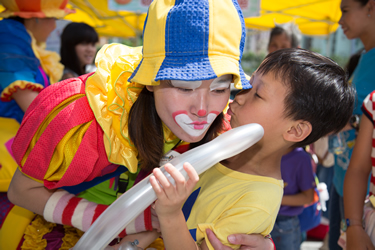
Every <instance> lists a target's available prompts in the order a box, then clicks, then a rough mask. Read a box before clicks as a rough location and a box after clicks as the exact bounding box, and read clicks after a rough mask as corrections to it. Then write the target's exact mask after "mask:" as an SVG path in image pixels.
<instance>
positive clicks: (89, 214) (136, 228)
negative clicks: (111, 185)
mask: <svg viewBox="0 0 375 250" xmlns="http://www.w3.org/2000/svg"><path fill="white" fill-rule="evenodd" d="M107 207H108V206H107V205H102V204H96V203H94V202H90V201H88V200H85V199H83V198H79V197H76V196H75V195H73V194H71V193H68V192H66V191H65V190H58V191H56V192H54V193H53V194H52V196H51V197H50V198H49V199H48V201H47V204H46V206H45V207H44V213H43V216H44V218H45V219H46V220H47V221H50V222H53V223H58V224H63V225H68V226H72V227H75V228H78V229H80V230H82V231H84V232H85V231H87V230H88V229H89V228H90V226H91V225H92V224H93V223H94V221H95V220H96V219H97V218H98V217H99V216H100V215H101V214H102V213H103V212H104V210H105V209H106V208H107ZM151 230H153V228H152V223H151V210H150V207H148V208H147V209H146V210H145V211H144V212H143V213H141V214H140V215H139V216H138V217H137V218H135V220H134V221H132V222H131V223H130V224H129V225H128V226H127V227H126V228H125V229H124V231H123V232H121V233H120V235H119V236H120V237H124V236H125V235H127V234H134V233H139V232H144V231H151Z"/></svg>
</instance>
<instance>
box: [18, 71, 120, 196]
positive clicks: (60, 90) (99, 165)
mask: <svg viewBox="0 0 375 250" xmlns="http://www.w3.org/2000/svg"><path fill="white" fill-rule="evenodd" d="M88 77H89V75H84V76H81V77H79V78H74V79H68V80H65V81H62V82H59V83H56V84H54V85H51V86H50V87H48V88H46V89H45V90H44V91H42V92H41V93H40V94H39V95H38V96H37V98H36V99H35V101H34V102H33V103H32V104H31V105H30V107H29V109H28V110H27V112H26V114H25V116H24V119H23V121H22V124H21V127H20V129H19V131H18V133H17V136H16V138H15V140H14V143H13V146H12V149H13V152H14V157H15V159H16V161H17V163H18V165H19V167H20V170H21V171H22V172H23V173H24V174H26V175H28V176H29V177H31V178H33V179H35V180H37V181H40V182H44V185H45V186H46V187H47V188H50V189H53V188H59V187H62V186H73V185H77V184H79V183H82V182H85V181H90V180H92V179H94V178H95V177H98V176H101V175H102V173H103V171H104V172H106V171H107V172H108V170H107V169H106V167H108V166H110V167H111V168H113V165H112V166H111V164H110V163H109V162H108V160H107V155H106V152H105V149H104V143H103V130H102V129H101V128H100V126H99V124H98V123H97V122H96V120H95V117H94V114H93V112H92V110H91V108H90V106H89V104H88V101H87V97H86V95H85V81H86V79H87V78H88ZM113 170H114V169H112V170H110V171H113Z"/></svg>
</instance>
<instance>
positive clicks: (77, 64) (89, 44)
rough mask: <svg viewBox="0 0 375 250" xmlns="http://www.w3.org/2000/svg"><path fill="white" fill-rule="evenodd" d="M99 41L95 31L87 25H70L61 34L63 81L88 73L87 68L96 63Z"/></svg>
mask: <svg viewBox="0 0 375 250" xmlns="http://www.w3.org/2000/svg"><path fill="white" fill-rule="evenodd" d="M98 41H99V37H98V34H97V33H96V31H95V29H94V28H93V27H91V26H90V25H87V24H85V23H74V22H72V23H69V24H68V25H66V26H65V28H64V30H63V32H62V34H61V47H60V55H61V63H62V64H64V67H65V68H64V74H63V76H62V78H61V80H65V79H68V78H72V77H78V76H80V75H84V74H86V73H88V72H87V71H86V66H87V65H91V64H92V63H93V62H94V59H95V54H96V43H97V42H98Z"/></svg>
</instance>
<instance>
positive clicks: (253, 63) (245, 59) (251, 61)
mask: <svg viewBox="0 0 375 250" xmlns="http://www.w3.org/2000/svg"><path fill="white" fill-rule="evenodd" d="M265 57H266V55H265V54H263V53H260V54H254V53H252V52H247V53H244V54H243V55H242V61H241V66H242V68H243V70H244V71H245V73H246V74H248V75H251V74H252V73H253V72H254V71H255V70H256V69H257V68H258V67H259V65H260V63H261V62H262V61H263V59H264V58H265Z"/></svg>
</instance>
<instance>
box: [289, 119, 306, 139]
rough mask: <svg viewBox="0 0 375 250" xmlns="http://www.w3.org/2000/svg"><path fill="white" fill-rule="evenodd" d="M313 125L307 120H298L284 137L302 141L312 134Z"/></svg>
mask: <svg viewBox="0 0 375 250" xmlns="http://www.w3.org/2000/svg"><path fill="white" fill-rule="evenodd" d="M311 131H312V126H311V123H310V122H307V121H302V120H299V121H296V122H295V123H294V124H293V126H291V127H290V128H289V130H288V131H286V132H285V133H284V139H285V140H287V141H290V142H300V141H303V140H305V138H306V137H308V136H309V135H310V134H311Z"/></svg>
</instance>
